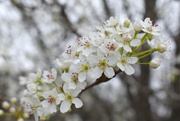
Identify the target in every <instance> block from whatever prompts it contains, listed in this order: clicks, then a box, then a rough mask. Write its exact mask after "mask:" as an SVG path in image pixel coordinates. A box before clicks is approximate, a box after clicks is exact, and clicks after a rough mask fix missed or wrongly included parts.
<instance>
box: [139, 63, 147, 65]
mask: <svg viewBox="0 0 180 121" xmlns="http://www.w3.org/2000/svg"><path fill="white" fill-rule="evenodd" d="M136 64H144V65H149V63H136Z"/></svg>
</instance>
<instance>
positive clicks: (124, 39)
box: [112, 33, 141, 52]
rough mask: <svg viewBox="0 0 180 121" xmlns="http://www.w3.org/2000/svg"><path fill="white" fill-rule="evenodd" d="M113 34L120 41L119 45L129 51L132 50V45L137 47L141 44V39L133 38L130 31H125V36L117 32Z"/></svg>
mask: <svg viewBox="0 0 180 121" xmlns="http://www.w3.org/2000/svg"><path fill="white" fill-rule="evenodd" d="M112 36H113V37H114V38H115V39H116V40H117V41H118V42H119V46H120V47H122V48H123V49H124V50H125V51H127V52H132V48H131V46H132V47H135V46H138V45H140V44H141V40H140V39H139V38H137V39H132V35H131V34H130V33H125V34H123V36H120V35H117V34H114V35H112Z"/></svg>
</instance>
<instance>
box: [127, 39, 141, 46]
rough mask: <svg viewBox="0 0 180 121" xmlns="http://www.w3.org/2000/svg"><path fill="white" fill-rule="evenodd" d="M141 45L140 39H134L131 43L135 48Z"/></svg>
mask: <svg viewBox="0 0 180 121" xmlns="http://www.w3.org/2000/svg"><path fill="white" fill-rule="evenodd" d="M140 44H141V40H140V39H133V40H132V41H131V42H130V45H131V46H133V47H135V46H138V45H140Z"/></svg>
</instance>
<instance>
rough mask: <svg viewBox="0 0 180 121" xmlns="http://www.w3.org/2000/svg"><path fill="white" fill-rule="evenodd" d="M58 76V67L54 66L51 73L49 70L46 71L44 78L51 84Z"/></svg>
mask: <svg viewBox="0 0 180 121" xmlns="http://www.w3.org/2000/svg"><path fill="white" fill-rule="evenodd" d="M56 77H57V71H56V69H54V68H52V69H51V73H49V72H48V71H44V73H43V79H42V80H43V81H44V82H46V83H49V84H51V83H52V82H54V81H55V80H56Z"/></svg>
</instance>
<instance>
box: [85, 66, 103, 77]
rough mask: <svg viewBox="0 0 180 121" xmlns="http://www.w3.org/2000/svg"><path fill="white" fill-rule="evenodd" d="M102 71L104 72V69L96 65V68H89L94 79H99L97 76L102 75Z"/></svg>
mask: <svg viewBox="0 0 180 121" xmlns="http://www.w3.org/2000/svg"><path fill="white" fill-rule="evenodd" d="M102 73H103V71H102V69H101V68H99V67H95V68H92V69H90V70H89V73H88V75H89V76H90V77H91V78H93V79H97V78H99V77H101V75H102Z"/></svg>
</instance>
